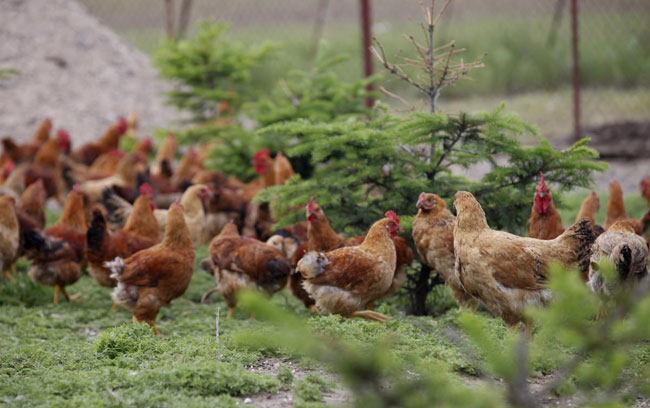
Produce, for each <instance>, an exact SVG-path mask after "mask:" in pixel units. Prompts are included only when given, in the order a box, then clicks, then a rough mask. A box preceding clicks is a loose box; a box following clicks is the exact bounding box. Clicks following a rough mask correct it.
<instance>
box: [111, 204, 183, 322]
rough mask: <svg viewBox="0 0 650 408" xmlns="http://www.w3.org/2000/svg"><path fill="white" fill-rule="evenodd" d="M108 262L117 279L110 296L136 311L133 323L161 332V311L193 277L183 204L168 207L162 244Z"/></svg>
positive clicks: (180, 292)
mask: <svg viewBox="0 0 650 408" xmlns="http://www.w3.org/2000/svg"><path fill="white" fill-rule="evenodd" d="M105 265H106V267H107V268H109V269H110V270H111V277H112V278H113V279H115V280H117V286H116V287H115V289H113V293H112V295H111V297H112V298H113V302H114V303H115V304H118V305H123V306H126V307H127V308H128V309H131V310H133V321H134V322H146V323H147V324H148V325H149V326H151V328H152V330H153V332H154V333H155V334H158V330H157V329H156V324H155V323H156V316H157V315H158V311H159V310H160V308H161V307H163V306H166V305H168V304H169V303H170V302H171V301H172V300H174V299H176V298H178V297H180V296H182V295H183V294H184V293H185V291H186V290H187V287H188V286H189V284H190V280H191V279H192V272H193V267H194V248H193V247H192V240H191V239H190V231H189V229H188V228H187V224H185V216H184V215H183V205H182V204H177V203H174V204H172V206H171V208H170V209H169V219H168V222H167V226H166V228H165V236H164V238H163V240H162V242H161V243H159V244H157V245H154V246H152V247H150V248H147V249H143V250H141V251H138V252H136V253H135V254H133V255H131V256H130V257H128V258H126V259H123V258H121V257H119V256H118V257H116V258H115V260H113V261H111V262H107V263H106V264H105Z"/></svg>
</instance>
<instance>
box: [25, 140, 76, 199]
mask: <svg viewBox="0 0 650 408" xmlns="http://www.w3.org/2000/svg"><path fill="white" fill-rule="evenodd" d="M69 148H70V135H69V134H68V132H66V131H65V130H63V129H60V130H59V131H58V132H57V134H56V138H53V139H49V140H48V141H47V142H45V143H44V144H43V146H41V148H40V149H39V150H38V153H36V157H35V158H34V161H33V162H32V163H23V164H21V165H20V166H18V169H17V170H20V171H24V176H25V185H30V184H32V183H34V182H36V181H37V180H38V179H42V180H43V183H44V184H45V189H46V190H47V196H48V198H50V197H54V198H55V199H56V200H57V201H59V203H63V202H64V201H65V190H66V188H65V187H66V186H65V181H64V179H63V175H62V169H61V163H60V161H59V154H60V153H61V152H62V151H67V150H68V149H69Z"/></svg>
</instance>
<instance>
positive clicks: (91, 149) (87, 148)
mask: <svg viewBox="0 0 650 408" xmlns="http://www.w3.org/2000/svg"><path fill="white" fill-rule="evenodd" d="M127 127H128V125H127V122H126V119H124V118H119V119H118V121H117V123H114V124H112V125H111V126H110V127H109V128H108V129H107V130H106V133H104V135H103V136H102V137H101V138H100V139H99V140H97V141H96V142H91V143H86V144H85V145H83V146H81V147H79V148H78V149H76V150H75V151H74V152H72V155H71V156H72V158H73V159H74V160H76V161H78V162H79V163H82V164H85V165H86V166H90V165H91V164H92V163H93V162H94V161H95V159H97V158H98V157H99V156H101V155H102V154H104V153H107V152H109V151H110V150H114V149H117V148H118V147H119V144H120V138H121V137H122V136H123V135H124V133H126V130H127Z"/></svg>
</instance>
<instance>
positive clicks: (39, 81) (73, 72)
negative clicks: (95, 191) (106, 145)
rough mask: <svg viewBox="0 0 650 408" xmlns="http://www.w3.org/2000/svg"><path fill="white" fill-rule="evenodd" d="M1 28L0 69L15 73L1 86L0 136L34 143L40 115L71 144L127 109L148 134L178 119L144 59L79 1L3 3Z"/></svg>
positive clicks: (17, 0) (89, 136)
mask: <svg viewBox="0 0 650 408" xmlns="http://www.w3.org/2000/svg"><path fill="white" fill-rule="evenodd" d="M0 27H2V28H1V29H0V44H2V45H1V46H0V68H14V69H18V70H19V71H20V73H19V74H18V75H17V76H15V77H13V78H11V79H8V80H4V81H0V137H4V136H12V137H14V138H17V139H18V140H25V139H28V138H31V136H32V134H33V132H34V130H35V129H36V127H37V126H38V122H40V121H42V120H43V118H44V117H45V116H50V117H51V118H52V119H53V121H54V126H55V127H64V128H66V129H67V130H68V131H69V132H70V133H71V135H72V139H73V142H74V143H80V142H83V141H88V140H91V139H93V138H96V137H98V136H100V135H101V132H103V130H104V129H105V128H106V127H107V126H108V125H109V124H110V123H111V122H113V121H114V120H115V119H116V118H117V117H118V116H119V115H127V114H128V113H129V112H131V111H137V112H138V113H139V114H140V118H141V125H142V130H143V132H144V133H145V134H147V133H149V132H150V131H151V129H152V128H155V127H160V126H164V125H167V124H169V123H170V122H171V121H172V120H174V119H176V118H177V117H178V114H177V113H176V112H175V110H172V109H171V108H169V107H166V106H165V105H164V104H163V101H162V98H161V97H160V93H161V92H162V91H163V90H164V84H163V83H162V82H160V81H159V80H158V79H156V72H155V70H154V68H153V67H152V66H151V63H150V61H149V58H148V57H147V56H145V55H144V54H143V53H141V52H140V51H138V50H136V49H135V48H134V47H133V46H131V45H130V44H129V43H127V42H126V41H125V40H123V39H122V38H121V37H120V36H118V35H117V34H115V33H114V32H113V31H111V30H110V29H109V28H107V27H105V26H104V25H102V24H100V23H99V22H98V21H97V19H96V18H95V17H93V16H92V15H91V14H90V13H88V11H87V10H86V8H85V7H83V6H81V5H79V4H78V3H77V2H76V1H73V0H11V1H10V0H7V1H1V2H0Z"/></svg>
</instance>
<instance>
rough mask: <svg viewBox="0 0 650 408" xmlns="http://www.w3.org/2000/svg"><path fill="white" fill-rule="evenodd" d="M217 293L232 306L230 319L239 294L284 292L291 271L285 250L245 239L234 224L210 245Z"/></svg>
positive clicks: (226, 228)
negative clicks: (253, 291)
mask: <svg viewBox="0 0 650 408" xmlns="http://www.w3.org/2000/svg"><path fill="white" fill-rule="evenodd" d="M209 251H210V259H211V261H212V266H213V268H214V276H215V281H216V283H217V286H216V288H215V289H216V290H218V291H219V293H221V296H223V298H224V300H225V301H226V304H227V305H228V317H232V315H233V313H234V311H235V308H236V307H237V299H236V295H237V292H238V291H239V290H241V289H243V288H251V289H257V290H260V291H262V292H264V293H266V294H268V295H269V296H270V295H272V294H273V293H275V292H277V291H279V290H280V289H282V288H283V287H284V286H285V285H286V283H287V278H288V276H289V272H290V269H291V267H290V265H289V261H288V260H287V259H286V258H285V257H284V254H283V253H282V251H280V250H279V249H277V248H274V247H272V246H270V245H267V244H265V243H264V242H261V241H258V240H256V239H253V238H249V237H242V236H240V235H239V232H238V231H237V226H236V225H235V224H234V223H232V222H230V223H228V224H226V226H225V227H224V228H223V230H222V231H221V233H219V235H217V236H216V237H214V239H213V240H212V242H210V248H209Z"/></svg>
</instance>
